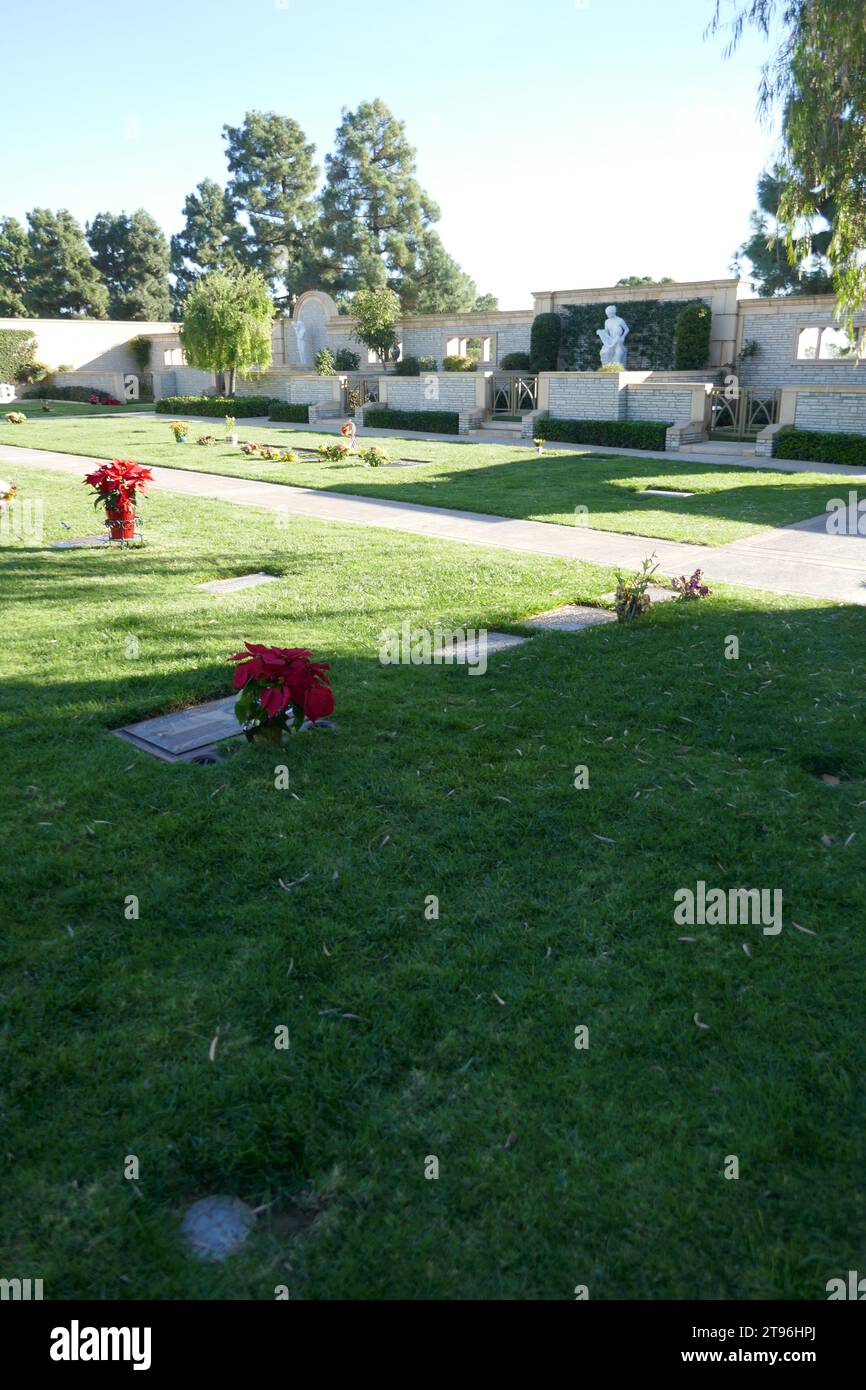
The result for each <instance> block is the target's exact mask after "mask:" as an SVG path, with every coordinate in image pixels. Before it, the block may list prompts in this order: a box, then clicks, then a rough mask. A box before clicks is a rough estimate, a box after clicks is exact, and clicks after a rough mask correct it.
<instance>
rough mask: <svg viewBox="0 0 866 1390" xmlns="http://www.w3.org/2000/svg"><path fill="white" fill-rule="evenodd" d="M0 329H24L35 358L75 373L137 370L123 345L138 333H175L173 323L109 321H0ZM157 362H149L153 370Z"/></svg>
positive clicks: (157, 364) (159, 364) (175, 327)
mask: <svg viewBox="0 0 866 1390" xmlns="http://www.w3.org/2000/svg"><path fill="white" fill-rule="evenodd" d="M0 328H12V329H16V330H19V331H20V330H22V329H23V330H26V331H29V332H31V333H33V334H34V335H35V337H36V356H37V358H38V359H39V361H40V362H46V363H47V364H48V366H49V367H55V368H57V367H72V368H73V369H74V370H75V371H105V372H131V371H136V370H137V368H136V366H135V363H134V361H133V359H132V357H131V356H130V354H129V350H128V348H127V346H126V344H127V343H128V342H129V340H130V338H135V337H137V336H138V335H139V334H143V335H145V336H150V335H152V334H155V333H176V332H177V324H176V323H134V322H131V321H128V320H124V321H122V322H121V321H120V320H119V319H118V320H114V321H112V320H110V319H2V318H0ZM161 365H162V364H161V363H157V362H156V361H154V362H153V366H154V367H158V366H161Z"/></svg>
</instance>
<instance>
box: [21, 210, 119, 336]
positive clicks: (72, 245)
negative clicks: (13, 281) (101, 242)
mask: <svg viewBox="0 0 866 1390" xmlns="http://www.w3.org/2000/svg"><path fill="white" fill-rule="evenodd" d="M27 222H28V232H27V288H26V291H25V295H24V300H25V304H26V306H27V312H28V313H29V314H33V315H35V316H36V317H37V318H94V319H104V318H106V317H107V316H108V290H107V289H106V287H105V285H104V284H103V281H102V276H101V275H100V274H99V271H98V270H97V269H96V266H95V265H94V264H93V261H92V260H91V258H90V252H89V251H88V249H87V242H86V241H85V240H84V232H83V231H82V229H81V227H80V226H79V225H78V223H77V222H76V220H75V218H74V217H73V216H72V213H71V212H67V211H66V209H65V208H64V209H61V210H60V212H51V211H50V210H49V209H48V208H34V209H33V211H32V212H28V214H27Z"/></svg>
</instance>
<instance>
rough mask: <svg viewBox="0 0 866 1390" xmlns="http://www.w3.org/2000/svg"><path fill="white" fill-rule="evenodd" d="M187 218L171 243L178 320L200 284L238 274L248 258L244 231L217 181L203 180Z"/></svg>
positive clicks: (185, 210) (186, 204)
mask: <svg viewBox="0 0 866 1390" xmlns="http://www.w3.org/2000/svg"><path fill="white" fill-rule="evenodd" d="M183 216H184V227H183V230H182V231H180V232H177V233H176V235H175V236H173V237H172V239H171V271H172V274H173V275H174V277H175V285H174V291H173V298H174V312H175V313H176V315H177V316H178V317H180V316H181V313H182V310H183V304H184V301H185V299H186V297H187V295H188V294H189V292H190V290H191V289H192V287H193V285H194V284H195V283H196V281H197V280H200V279H201V277H202V276H203V275H209V274H211V273H213V272H214V271H223V272H224V273H225V274H234V273H236V272H237V271H240V270H243V269H244V258H245V248H244V230H243V227H242V226H241V224H240V223H239V222H238V220H237V217H236V216H235V210H234V207H233V206H232V201H231V198H230V197H229V195H228V193H227V192H226V191H225V189H223V188H221V187H220V185H219V184H218V183H215V182H214V180H213V179H203V180H202V182H201V183H200V184H199V185H198V186H197V188H196V189H195V191H194V192H193V193H190V194H188V195H187V198H186V200H185V202H184V205H183Z"/></svg>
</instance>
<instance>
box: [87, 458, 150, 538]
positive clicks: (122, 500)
mask: <svg viewBox="0 0 866 1390" xmlns="http://www.w3.org/2000/svg"><path fill="white" fill-rule="evenodd" d="M84 481H85V483H86V484H87V486H88V487H91V488H93V491H94V492H95V493H96V500H95V502H94V503H93V505H94V507H104V508H105V514H106V518H107V520H106V523H105V524H106V526H107V527H108V528H109V531H108V534H109V536H110V537H111V539H112V540H113V541H131V540H133V539H134V538H135V509H136V506H137V505H138V495H139V493H144V492H147V487H148V484H149V483H152V482H153V474H152V473H151V471H150V469H149V468H143V467H142V466H141V464H140V463H134V462H133V460H132V459H112V460H111V463H101V464H100V465H99V467H98V468H95V469H94V470H93V472H92V473H88V474H87V476H86V477H85V479H84Z"/></svg>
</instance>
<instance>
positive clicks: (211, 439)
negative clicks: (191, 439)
mask: <svg viewBox="0 0 866 1390" xmlns="http://www.w3.org/2000/svg"><path fill="white" fill-rule="evenodd" d="M195 442H196V444H203V445H205V446H207V445H209V444H216V442H217V441H216V435H215V434H200V435H199V437H198V439H197V440H196V441H195Z"/></svg>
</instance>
